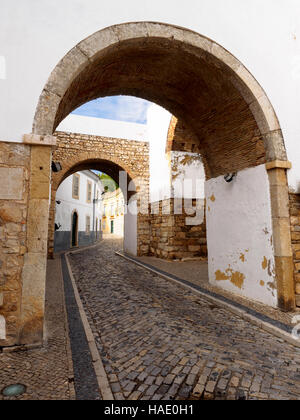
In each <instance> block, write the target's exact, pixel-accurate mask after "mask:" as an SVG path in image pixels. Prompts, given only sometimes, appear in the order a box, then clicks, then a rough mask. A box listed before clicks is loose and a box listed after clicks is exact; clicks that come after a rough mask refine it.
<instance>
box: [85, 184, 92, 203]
mask: <svg viewBox="0 0 300 420" xmlns="http://www.w3.org/2000/svg"><path fill="white" fill-rule="evenodd" d="M86 201H87V202H88V203H91V202H92V183H91V182H90V181H88V182H87V197H86Z"/></svg>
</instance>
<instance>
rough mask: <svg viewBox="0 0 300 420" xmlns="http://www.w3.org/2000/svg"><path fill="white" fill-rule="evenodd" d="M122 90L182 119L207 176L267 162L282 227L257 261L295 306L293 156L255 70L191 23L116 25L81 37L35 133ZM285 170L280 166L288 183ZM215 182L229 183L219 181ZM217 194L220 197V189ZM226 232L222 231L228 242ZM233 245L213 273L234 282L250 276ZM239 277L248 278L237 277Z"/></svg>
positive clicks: (41, 109)
mask: <svg viewBox="0 0 300 420" xmlns="http://www.w3.org/2000/svg"><path fill="white" fill-rule="evenodd" d="M117 94H126V95H134V96H138V97H141V98H144V99H147V100H150V101H152V102H155V103H157V104H159V105H161V106H163V107H164V108H166V109H168V110H169V111H170V112H171V113H172V114H173V115H175V116H176V117H177V118H179V119H180V120H181V121H182V122H183V123H184V124H185V125H186V126H187V127H188V128H189V130H190V132H192V133H193V134H194V136H195V137H196V139H197V142H198V148H199V152H200V153H201V155H202V158H203V161H204V163H205V168H206V177H207V179H208V180H209V179H212V180H218V179H219V177H221V176H224V175H226V174H227V173H236V172H242V171H243V170H250V169H251V168H256V167H259V168H260V169H259V171H260V173H261V174H264V176H265V178H264V179H265V198H266V200H265V201H263V200H262V203H263V204H265V205H266V207H268V209H267V212H266V214H268V215H267V216H266V217H269V218H270V220H268V223H267V225H268V226H267V228H266V232H268V234H270V228H272V227H273V231H274V232H273V233H274V234H273V235H272V234H271V235H270V237H268V241H269V242H270V243H269V244H268V247H269V248H268V252H267V254H268V255H264V249H261V250H260V251H259V255H256V256H255V258H256V265H257V267H258V265H259V264H260V265H262V267H263V269H265V268H264V266H265V264H267V267H266V268H268V266H269V268H270V269H269V277H270V280H271V281H270V282H269V283H271V286H269V292H270V293H271V294H273V298H275V299H277V298H278V302H279V306H280V307H282V308H283V309H291V308H292V307H293V306H294V296H293V292H292V290H293V276H292V269H291V267H292V254H291V241H290V236H289V233H288V229H287V228H288V224H289V215H288V214H287V213H286V210H284V211H282V206H281V203H282V199H283V201H287V200H288V198H287V186H286V174H285V170H286V168H287V167H288V166H286V164H285V162H286V160H287V156H286V152H285V147H284V141H283V137H282V133H281V130H280V125H279V122H278V119H277V117H276V114H275V112H274V109H273V107H272V105H271V103H270V101H269V100H268V98H267V96H266V94H265V92H264V91H263V89H262V88H261V86H260V85H259V84H258V83H257V81H256V80H255V79H254V77H253V76H252V75H251V74H250V73H249V71H248V70H247V69H246V68H245V67H244V66H243V65H242V64H241V63H240V62H239V60H238V59H236V58H235V57H233V56H232V55H231V54H230V53H229V52H228V51H226V50H225V49H224V48H222V47H221V46H220V45H218V44H217V43H215V42H213V41H212V40H210V39H208V38H205V37H203V36H201V35H199V34H197V33H194V32H192V31H189V30H186V29H183V28H179V27H174V26H171V25H166V24H159V23H152V22H141V23H129V24H123V25H117V26H113V27H110V28H106V29H104V30H102V31H99V32H97V33H95V34H94V35H92V36H90V37H89V38H87V39H85V40H84V41H82V42H80V43H79V44H78V45H77V46H76V47H74V48H73V49H72V50H71V51H70V52H69V53H68V54H67V55H66V56H65V57H64V58H63V59H62V61H61V62H60V63H59V64H58V65H57V67H56V68H55V69H54V71H53V73H52V74H51V76H50V78H49V80H48V82H47V84H46V86H45V88H44V91H43V92H42V94H41V97H40V100H39V104H38V107H37V111H36V115H35V119H34V124H33V133H34V134H37V135H41V136H46V135H52V134H53V132H54V131H55V129H56V127H57V126H58V124H59V123H60V122H61V121H62V120H63V119H64V118H65V117H66V116H67V115H68V114H69V113H70V112H72V110H74V109H75V108H77V107H78V106H80V105H81V104H83V103H85V102H87V101H90V100H92V99H95V98H97V97H103V96H107V95H117ZM262 145H263V149H264V150H263V151H262ZM265 163H266V164H267V166H266V167H265V166H264V165H265ZM266 171H268V172H266ZM278 172H282V176H281V177H280V179H281V185H280V186H279V185H278V176H277V175H278ZM249 174H250V175H249V176H247V174H246V175H245V176H244V177H241V178H240V179H243V180H244V181H243V185H244V186H245V185H246V183H247V177H248V178H249V177H252V179H256V180H257V178H259V175H258V174H256V173H254V172H251V173H249ZM268 177H269V178H268ZM275 178H276V180H275ZM255 182H256V181H255ZM211 185H212V184H211ZM215 186H216V188H217V190H218V191H220V190H222V185H221V184H220V182H219V181H216V182H215ZM269 186H270V188H269V191H268V192H267V187H269ZM240 187H241V188H242V185H241V186H240ZM278 187H280V188H278ZM245 190H247V188H245ZM279 190H280V191H279ZM222 191H223V190H222ZM230 192H232V191H231V190H228V193H230ZM270 192H271V197H268V194H269V193H270ZM237 195H238V194H233V195H232V199H233V200H234V203H233V202H231V203H230V206H229V208H227V209H225V210H226V211H227V210H228V211H229V210H230V208H233V207H235V210H236V212H233V214H240V210H241V209H240V208H239V203H238V202H237V201H236V200H237V198H236V197H237ZM279 195H280V197H279ZM210 198H211V202H212V203H214V202H215V198H216V197H215V196H214V194H211V197H210ZM269 201H270V202H269ZM284 207H287V206H284ZM223 210H224V209H223ZM270 221H271V225H270V226H269V224H270V223H269V222H270ZM238 228H239V226H237V229H238ZM212 231H213V229H212V230H211V232H212ZM247 232H248V234H249V235H250V234H251V235H252V237H251V241H250V242H251V246H255V238H254V236H255V235H254V234H253V232H252V233H251V232H249V226H248V227H247ZM226 234H227V232H226V233H225V232H223V233H222V232H215V233H214V235H216V236H218V238H219V241H220V242H222V235H226ZM260 234H261V232H260V233H259V235H260ZM253 235H254V236H253ZM266 235H267V233H266ZM229 245H230V248H232V249H228V250H226V252H223V251H220V250H219V249H218V250H215V251H214V250H213V251H212V252H213V254H211V258H212V259H214V261H215V260H217V261H220V259H219V257H220V255H219V254H218V252H223V254H222V258H221V259H223V263H224V261H225V260H226V264H225V265H224V264H223V263H222V264H223V265H222V266H220V267H219V269H218V270H215V272H212V275H216V277H218V278H219V280H222V281H224V282H225V281H229V280H230V277H231V275H230V273H231V274H232V276H234V275H235V274H242V276H245V275H244V274H243V273H238V272H237V271H234V269H233V267H232V264H234V261H235V259H236V258H238V251H237V249H235V244H233V243H231V244H229ZM215 252H216V254H215ZM259 259H261V261H259ZM265 259H266V260H267V263H265ZM211 261H213V260H211ZM249 264H250V263H249ZM252 265H253V261H252ZM214 267H215V266H214ZM249 267H250V265H249ZM257 267H256V268H257ZM272 267H274V273H273V271H272V270H273V268H272ZM257 270H258V268H257ZM257 270H256V269H254V271H253V270H252V274H251V270H250V271H249V272H248V274H247V275H248V276H249V278H250V277H251V276H254V277H256V281H258V282H259V281H261V283H260V284H262V283H264V284H265V282H264V281H262V280H260V279H259V278H257V277H258V275H259V274H258V273H259V271H257ZM217 273H218V274H217ZM224 273H225V274H224ZM234 283H238V284H240V283H239V282H235V281H234V279H233V284H234ZM253 287H254V288H256V287H258V286H257V285H254V286H253ZM261 287H262V286H261ZM274 290H276V294H275V292H274ZM263 293H264V290H263V288H261V289H259V287H258V291H257V292H256V293H255V295H257V296H260V294H263ZM271 300H272V298H271Z"/></svg>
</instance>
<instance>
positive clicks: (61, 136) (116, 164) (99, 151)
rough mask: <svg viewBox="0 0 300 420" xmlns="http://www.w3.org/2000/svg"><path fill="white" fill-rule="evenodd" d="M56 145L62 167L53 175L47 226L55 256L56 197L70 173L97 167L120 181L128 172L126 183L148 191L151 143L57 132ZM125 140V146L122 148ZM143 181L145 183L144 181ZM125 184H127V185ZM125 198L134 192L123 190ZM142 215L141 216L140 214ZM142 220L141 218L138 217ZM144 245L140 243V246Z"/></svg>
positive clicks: (54, 158)
mask: <svg viewBox="0 0 300 420" xmlns="http://www.w3.org/2000/svg"><path fill="white" fill-rule="evenodd" d="M55 134H56V137H57V145H56V148H55V150H54V151H53V155H52V160H53V161H54V162H59V163H60V164H61V166H62V170H61V171H60V172H57V173H53V174H52V183H51V203H50V213H49V227H48V254H49V256H50V257H52V256H53V244H54V221H55V198H56V192H57V189H58V188H59V186H60V184H61V183H62V182H63V181H64V180H65V179H66V178H67V177H68V176H70V175H72V174H73V173H75V172H77V171H82V170H85V169H96V170H100V171H102V172H104V173H106V174H108V175H110V176H111V177H112V178H113V179H114V180H115V181H116V182H117V183H119V171H123V172H126V174H127V184H129V183H131V187H133V185H132V183H133V184H135V181H137V183H138V185H137V186H138V187H140V188H141V190H140V191H139V193H141V194H145V195H147V194H148V186H149V168H148V165H149V151H148V149H149V148H148V143H145V142H139V141H131V140H123V139H114V138H107V137H99V136H90V135H83V134H76V133H63V132H57V133H55ZM119 143H122V146H123V147H122V148H120V147H119ZM141 180H143V183H141ZM124 187H125V186H124ZM123 194H124V197H125V199H127V200H128V199H130V196H131V194H134V191H128V192H127V189H126V191H123ZM140 217H142V216H140ZM138 220H139V219H138ZM142 245H143V246H145V244H144V243H143V244H142V243H141V244H140V246H142Z"/></svg>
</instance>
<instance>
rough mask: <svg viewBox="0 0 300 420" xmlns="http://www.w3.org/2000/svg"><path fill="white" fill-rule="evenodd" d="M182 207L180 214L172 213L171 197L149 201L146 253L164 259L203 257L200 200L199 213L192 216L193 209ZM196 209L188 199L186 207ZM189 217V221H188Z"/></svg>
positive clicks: (204, 229) (172, 202)
mask: <svg viewBox="0 0 300 420" xmlns="http://www.w3.org/2000/svg"><path fill="white" fill-rule="evenodd" d="M180 201H181V203H179V202H178V200H176V203H177V205H178V204H179V205H180V206H181V207H182V210H183V211H182V213H181V214H176V210H175V209H176V204H175V200H174V198H171V199H168V200H163V201H159V202H156V203H152V205H151V208H152V214H151V215H150V255H152V256H155V257H158V258H164V259H168V260H175V259H179V260H183V259H186V258H199V257H202V258H206V257H207V241H206V221H205V214H204V208H205V205H204V203H203V216H202V218H201V220H200V221H197V220H196V219H195V220H194V221H192V219H194V218H195V215H196V211H193V210H192V209H191V211H189V210H188V209H187V208H184V205H183V200H180ZM192 207H193V208H194V209H195V208H196V200H195V199H194V200H191V203H190V208H192ZM189 218H190V220H191V222H190V223H189V222H188V220H189Z"/></svg>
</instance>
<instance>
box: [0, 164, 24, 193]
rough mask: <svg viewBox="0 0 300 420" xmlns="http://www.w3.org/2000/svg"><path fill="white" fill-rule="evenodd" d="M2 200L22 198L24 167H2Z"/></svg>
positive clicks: (0, 191)
mask: <svg viewBox="0 0 300 420" xmlns="http://www.w3.org/2000/svg"><path fill="white" fill-rule="evenodd" d="M0 179H2V180H5V182H1V183H0V200H22V199H23V196H24V169H23V168H0Z"/></svg>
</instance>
